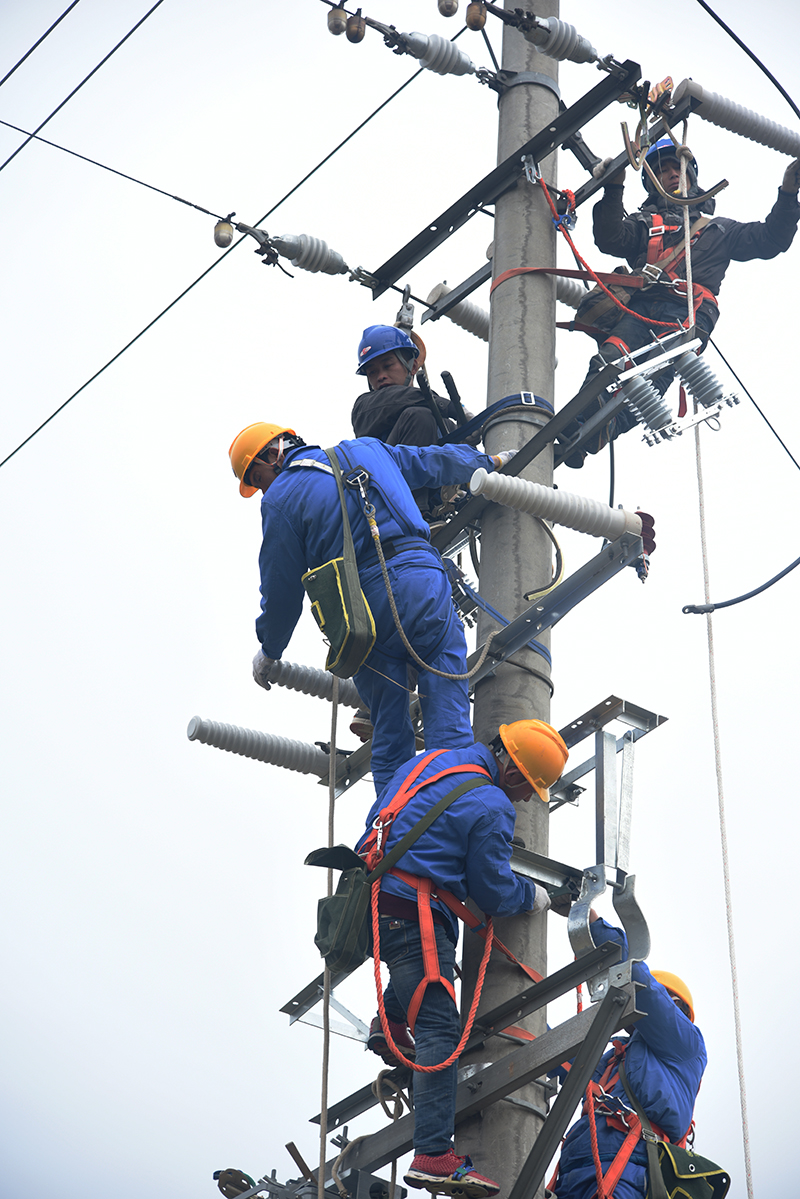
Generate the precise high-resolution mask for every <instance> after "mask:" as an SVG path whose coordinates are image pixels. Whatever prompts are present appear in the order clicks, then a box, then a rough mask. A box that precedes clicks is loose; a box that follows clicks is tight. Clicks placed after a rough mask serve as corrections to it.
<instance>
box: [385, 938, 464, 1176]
mask: <svg viewBox="0 0 800 1199" xmlns="http://www.w3.org/2000/svg"><path fill="white" fill-rule="evenodd" d="M433 927H434V930H435V932H436V949H437V951H438V954H439V970H440V973H441V975H442V977H443V978H446V979H447V980H448V982H451V983H452V981H453V977H454V973H455V971H454V966H455V957H456V947H455V945H454V944H453V942H452V941H451V940H450V939H449V937H448V936H447V934H446V932H445V930H444V928H443V926H442V925H441V924H436V923H434V926H433ZM380 942H381V944H380V952H381V961H383V962H385V963H386V965H387V966H388V967H389V974H390V981H389V985H388V986H387V988H386V990H385V991H384V994H383V998H384V1003H385V1006H386V1015H387V1016H388V1017H389V1019H390V1020H393V1021H395V1022H396V1023H398V1024H405V1021H406V1012H407V1011H408V1006H409V1004H410V1003H411V999H412V996H413V994H414V992H415V991H416V989H417V986H418V984H419V983H420V981H421V980H422V979H423V978H424V977H425V967H424V965H423V960H422V938H421V936H420V930H419V923H418V921H416V920H400V919H398V918H397V917H395V916H381V917H380ZM460 1036H461V1020H460V1018H459V1014H458V1009H457V1008H456V1005H455V1004H454V1003H453V1000H452V998H451V996H450V995H449V994H448V992H447V991H446V990H445V988H444V987H443V986H442V984H441V983H430V984H429V985H428V986H427V988H426V990H425V994H424V996H423V999H422V1004H421V1006H420V1009H419V1013H418V1015H417V1020H416V1024H415V1027H414V1040H415V1042H416V1047H417V1056H416V1061H417V1063H418V1064H419V1065H420V1066H434V1065H436V1064H438V1063H439V1062H444V1061H446V1060H447V1058H449V1056H450V1054H451V1053H452V1052H453V1050H454V1049H455V1048H456V1046H457V1045H458V1041H459V1038H460ZM456 1083H457V1063H455V1062H454V1063H453V1065H452V1066H448V1067H447V1069H446V1070H439V1071H437V1072H436V1073H435V1074H419V1073H417V1072H416V1071H414V1151H415V1153H426V1154H430V1155H431V1156H432V1157H438V1156H439V1154H441V1153H447V1152H448V1150H449V1149H452V1147H453V1129H454V1125H455V1113H456Z"/></svg>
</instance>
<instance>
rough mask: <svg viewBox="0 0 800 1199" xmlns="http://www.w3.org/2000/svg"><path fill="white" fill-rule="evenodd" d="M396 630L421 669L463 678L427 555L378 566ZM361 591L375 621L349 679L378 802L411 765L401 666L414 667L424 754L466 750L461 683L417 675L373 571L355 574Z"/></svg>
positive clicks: (447, 597) (443, 578)
mask: <svg viewBox="0 0 800 1199" xmlns="http://www.w3.org/2000/svg"><path fill="white" fill-rule="evenodd" d="M386 568H387V572H388V575H389V582H390V584H391V587H392V593H393V595H394V598H395V603H396V605H397V610H398V615H399V617H400V623H401V625H402V626H403V631H404V632H405V634H406V637H407V638H408V641H409V642H410V644H411V645H412V646H413V647H414V649H415V650H416V652H417V653H418V654H419V656H420V657H421V658H422V660H423V662H426V663H427V664H428V665H430V666H433V667H435V668H436V669H437V670H443V671H445V672H447V673H448V674H464V673H465V672H466V669H467V643H466V641H465V639H464V629H463V627H462V625H461V621H460V620H459V618H458V615H457V613H456V610H455V606H454V604H453V599H452V594H451V588H450V581H449V579H448V577H447V575H446V573H445V570H444V566H443V565H442V560H441V558H440V556H439V555H438V553H437V552H436V551H435V550H432V549H425V548H422V547H420V548H412V549H408V550H401V551H400V552H399V553H398V554H396V556H395V557H393V558H391V559H390V560H389V561H388V562H387V563H386ZM359 570H360V575H361V586H362V588H363V590H364V594H365V595H366V597H367V602H368V603H369V606H370V608H371V610H372V615H373V619H374V620H375V629H376V633H377V640H376V642H375V647H374V649H373V650H372V653H371V654H370V655H369V657H368V658H367V660H366V662H365V663H364V665H363V666H362V667H361V669H360V670H359V671H357V672H356V674H355V675H354V676H353V682H354V683H355V685H356V687H357V688H358V693H359V695H360V696H361V698H362V699H363V701H364V703H365V704H366V706H367V707H368V708H369V712H370V718H371V720H372V724H373V728H374V730H375V731H374V734H373V737H372V777H373V780H374V782H375V792H376V794H377V795H380V794H381V792H382V791H383V789H384V787H385V786H386V785H387V783H388V782H389V781H390V780H391V778H392V775H393V774H394V773H395V771H396V770H398V769H399V768H400V767H401V766H402V765H403V763H404V762H407V761H408V760H409V759H410V758H413V757H414V753H415V745H414V730H413V727H412V724H411V717H410V716H409V712H408V705H409V700H410V694H409V691H408V665H409V664H410V665H412V666H415V667H417V669H418V670H419V680H418V684H417V690H418V693H419V699H420V704H421V706H422V715H423V720H424V723H425V747H426V749H429V750H430V749H462V748H464V747H465V746H467V745H472V744H473V743H474V740H475V738H474V736H473V732H472V725H471V723H470V707H469V688H468V684H467V681H466V679H459V680H456V679H443V678H439V677H438V675H435V674H431V673H430V672H429V671H426V670H423V669H422V667H420V666H418V664H417V663H416V662H414V660H413V659H412V658H411V657H410V656H409V655H408V653H407V651H406V648H405V646H404V645H403V642H402V640H401V638H400V634H399V633H398V632H397V628H396V627H395V623H394V618H393V617H392V611H391V608H390V606H389V599H388V596H387V594H386V586H385V584H384V581H383V576H382V574H381V569H380V564H379V563H378V562H377V561H376V563H375V565H374V566H368V567H366V568H364V567H363V566H360V567H359Z"/></svg>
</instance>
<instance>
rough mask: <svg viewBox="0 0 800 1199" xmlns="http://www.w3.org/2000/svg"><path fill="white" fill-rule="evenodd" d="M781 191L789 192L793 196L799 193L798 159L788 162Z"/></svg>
mask: <svg viewBox="0 0 800 1199" xmlns="http://www.w3.org/2000/svg"><path fill="white" fill-rule="evenodd" d="M781 191H782V192H790V193H792V194H793V195H795V196H796V195H797V193H798V191H800V158H795V160H794V162H790V163H789V165H788V167H787V168H786V170H785V172H784V175H783V183H782V184H781Z"/></svg>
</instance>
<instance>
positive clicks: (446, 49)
mask: <svg viewBox="0 0 800 1199" xmlns="http://www.w3.org/2000/svg"><path fill="white" fill-rule="evenodd" d="M403 37H404V38H405V43H406V47H407V49H408V52H409V54H413V56H414V58H418V59H419V61H420V62H421V64H422V66H423V67H427V68H428V70H429V71H435V73H436V74H437V75H474V74H475V64H474V62H473V61H472V59H471V58H470V57H469V55H468V54H465V53H464V51H463V50H460V49H459V48H458V46H456V45H455V43H454V42H449V41H448V40H447V38H446V37H440V36H439V34H438V33H404V34H403Z"/></svg>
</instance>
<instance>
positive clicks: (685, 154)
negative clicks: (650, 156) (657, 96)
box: [679, 121, 694, 329]
mask: <svg viewBox="0 0 800 1199" xmlns="http://www.w3.org/2000/svg"><path fill="white" fill-rule="evenodd" d="M687 130H688V122H687V121H684V122H683V145H682V146H681V147H680V150H679V153H680V156H681V157H680V164H681V195H682V196H684V197H685V196H687V195H688V194H689V189H688V187H687V183H686V165H687V162H688V160H689V159H690V158H691V157H692V152H691V150H690V149H689V147H688V146H687V145H686V134H687ZM691 225H692V222H691V219H690V217H689V205H688V204H685V205H684V207H683V245H684V251H685V256H686V307H687V309H688V312H687V328H689V329H691V327H692V325H693V324H694V296H693V294H692V237H691V232H690V230H691Z"/></svg>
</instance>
